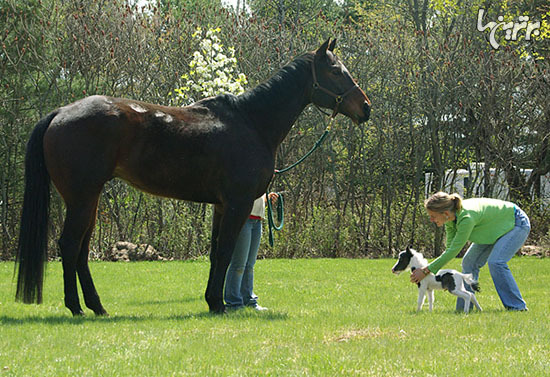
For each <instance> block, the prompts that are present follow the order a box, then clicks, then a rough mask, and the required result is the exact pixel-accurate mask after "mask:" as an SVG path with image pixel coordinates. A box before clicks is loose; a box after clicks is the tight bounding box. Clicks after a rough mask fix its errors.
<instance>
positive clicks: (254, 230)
mask: <svg viewBox="0 0 550 377" xmlns="http://www.w3.org/2000/svg"><path fill="white" fill-rule="evenodd" d="M261 238H262V221H261V220H255V219H247V220H246V223H245V224H244V225H243V228H242V230H241V233H239V237H238V238H237V244H236V245H235V250H234V251H233V256H232V257H231V263H230V264H229V268H228V270H227V276H226V278H225V292H224V298H225V303H226V305H227V307H228V308H230V309H236V308H240V307H243V306H245V305H246V306H255V305H257V303H258V296H256V295H255V294H254V264H255V263H256V257H257V256H258V249H259V247H260V240H261Z"/></svg>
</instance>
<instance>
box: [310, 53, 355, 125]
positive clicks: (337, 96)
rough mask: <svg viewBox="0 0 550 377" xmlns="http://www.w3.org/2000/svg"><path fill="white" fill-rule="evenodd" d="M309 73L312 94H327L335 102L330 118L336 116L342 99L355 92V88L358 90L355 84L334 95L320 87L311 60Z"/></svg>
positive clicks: (313, 62) (313, 61) (313, 63)
mask: <svg viewBox="0 0 550 377" xmlns="http://www.w3.org/2000/svg"><path fill="white" fill-rule="evenodd" d="M311 72H312V74H313V93H315V90H322V91H323V92H325V93H326V94H328V95H329V96H331V97H332V98H334V100H335V101H336V106H335V107H334V111H333V112H332V118H334V117H335V116H336V114H338V107H339V106H340V104H341V103H342V102H343V101H344V97H346V96H347V95H348V94H350V93H351V92H352V91H353V90H355V88H358V87H359V85H357V83H355V84H354V85H353V86H352V87H351V88H349V89H348V90H346V91H345V92H344V93H343V94H336V93H334V92H333V91H331V90H329V89H327V88H325V87H323V86H321V84H319V81H318V80H317V74H316V72H315V59H313V60H312V61H311ZM313 93H312V95H311V97H312V99H311V102H313Z"/></svg>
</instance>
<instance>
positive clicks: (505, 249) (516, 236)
mask: <svg viewBox="0 0 550 377" xmlns="http://www.w3.org/2000/svg"><path fill="white" fill-rule="evenodd" d="M530 231H531V225H530V223H529V218H528V217H527V215H526V214H525V212H523V211H522V210H521V209H519V208H517V209H516V224H515V227H514V229H512V230H511V231H509V232H508V233H506V234H505V235H503V236H502V237H500V238H499V239H498V240H497V242H496V243H495V246H494V248H493V252H492V253H491V255H490V256H489V260H488V264H489V271H490V272H491V277H492V278H493V283H494V284H495V288H496V290H497V293H498V295H499V297H500V300H501V301H502V304H503V305H504V307H505V308H506V309H511V310H523V309H525V308H526V304H525V301H524V300H523V297H522V296H521V293H520V291H519V287H518V285H517V283H516V280H515V279H514V277H513V276H512V272H510V268H509V267H508V262H509V261H510V260H511V259H512V257H513V256H514V255H515V254H516V253H517V252H518V250H519V249H520V248H521V246H523V244H524V243H525V240H526V239H527V236H528V235H529V232H530Z"/></svg>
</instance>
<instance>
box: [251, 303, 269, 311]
mask: <svg viewBox="0 0 550 377" xmlns="http://www.w3.org/2000/svg"><path fill="white" fill-rule="evenodd" d="M249 308H252V309H254V310H256V311H259V312H265V311H266V310H269V309H268V308H264V307H263V306H260V305H258V304H256V305H250V306H249Z"/></svg>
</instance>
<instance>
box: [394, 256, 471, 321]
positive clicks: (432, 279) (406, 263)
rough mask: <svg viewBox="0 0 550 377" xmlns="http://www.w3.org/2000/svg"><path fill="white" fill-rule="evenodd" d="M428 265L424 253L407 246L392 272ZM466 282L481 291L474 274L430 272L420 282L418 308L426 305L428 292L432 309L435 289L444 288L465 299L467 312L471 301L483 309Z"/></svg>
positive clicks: (451, 271)
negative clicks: (465, 285) (465, 284)
mask: <svg viewBox="0 0 550 377" xmlns="http://www.w3.org/2000/svg"><path fill="white" fill-rule="evenodd" d="M427 265H428V261H427V260H426V258H424V256H423V255H422V253H419V252H417V251H415V250H414V249H411V248H409V247H407V249H406V250H405V251H402V252H400V253H399V257H398V259H397V263H395V265H394V266H393V267H392V272H393V273H394V274H396V275H399V274H400V273H401V272H403V271H405V270H406V269H410V270H411V272H412V271H414V270H415V269H417V268H424V267H426V266H427ZM464 282H466V283H467V284H469V285H470V286H471V287H472V289H473V290H474V291H476V292H479V284H478V282H477V281H475V280H474V279H473V277H472V274H463V273H460V272H458V271H456V270H439V271H438V273H437V274H435V275H434V274H432V273H430V274H428V275H427V276H426V277H425V278H424V279H422V281H421V282H420V283H418V306H417V308H416V310H417V311H420V310H421V309H422V305H424V297H425V295H426V292H427V293H428V303H429V305H430V311H432V309H433V303H434V289H444V290H446V291H449V292H450V293H452V294H453V295H455V296H458V297H461V298H462V299H464V312H465V313H468V311H469V310H470V301H472V302H473V303H474V305H475V306H476V308H477V309H478V310H479V311H481V310H482V309H481V306H479V304H478V302H477V299H476V296H475V294H474V293H472V292H469V291H467V290H466V289H465V288H464Z"/></svg>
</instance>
